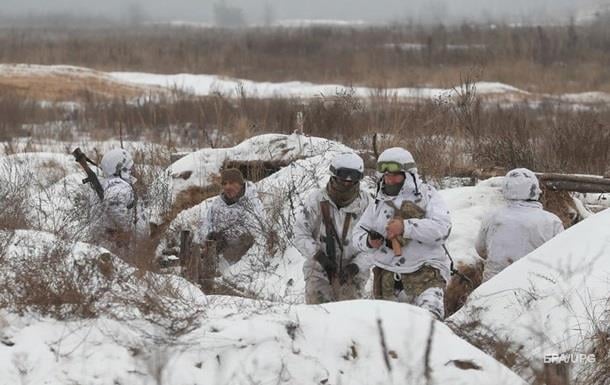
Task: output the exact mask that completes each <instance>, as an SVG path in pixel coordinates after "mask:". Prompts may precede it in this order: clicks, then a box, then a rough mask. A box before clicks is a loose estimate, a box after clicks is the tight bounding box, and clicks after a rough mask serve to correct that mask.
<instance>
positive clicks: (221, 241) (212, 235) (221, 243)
mask: <svg viewBox="0 0 610 385" xmlns="http://www.w3.org/2000/svg"><path fill="white" fill-rule="evenodd" d="M205 239H206V241H213V242H216V249H217V250H224V248H225V246H226V245H227V240H226V239H225V237H224V234H222V233H221V232H219V231H211V232H209V233H208V235H207V236H206V237H205Z"/></svg>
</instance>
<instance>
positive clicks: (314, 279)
mask: <svg viewBox="0 0 610 385" xmlns="http://www.w3.org/2000/svg"><path fill="white" fill-rule="evenodd" d="M363 287H364V283H363V282H362V281H361V280H359V279H350V280H348V281H347V282H346V283H344V284H343V285H341V284H340V283H339V279H338V278H335V279H333V280H332V282H329V281H328V279H326V278H321V277H319V276H317V275H311V276H309V277H306V279H305V302H306V303H307V304H308V305H319V304H321V303H327V302H335V301H347V300H350V299H360V298H362V297H363V294H362V289H363Z"/></svg>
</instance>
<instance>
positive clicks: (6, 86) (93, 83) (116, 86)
mask: <svg viewBox="0 0 610 385" xmlns="http://www.w3.org/2000/svg"><path fill="white" fill-rule="evenodd" d="M0 89H3V90H4V92H14V93H15V94H16V95H18V96H23V97H27V98H31V99H34V100H46V101H74V102H81V101H85V100H87V99H89V98H91V97H97V98H106V99H112V98H123V97H125V98H133V97H136V96H139V95H142V94H147V93H151V89H150V88H141V87H136V86H127V85H124V84H121V83H118V82H114V81H111V80H110V79H103V78H100V77H99V76H96V73H95V72H91V74H90V75H88V76H78V77H75V76H69V75H46V76H44V75H43V76H38V75H18V74H9V75H1V74H0ZM159 92H160V91H159Z"/></svg>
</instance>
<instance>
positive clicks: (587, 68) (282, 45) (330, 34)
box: [0, 18, 610, 92]
mask: <svg viewBox="0 0 610 385" xmlns="http://www.w3.org/2000/svg"><path fill="white" fill-rule="evenodd" d="M600 20H601V18H600ZM71 28H74V27H65V26H61V24H58V25H55V26H53V27H50V28H29V27H27V26H25V27H24V26H23V25H22V26H21V27H16V28H10V29H8V28H7V29H4V30H1V31H0V46H2V47H4V48H5V49H3V50H2V52H0V61H2V62H5V63H40V64H73V65H80V66H86V67H93V68H96V69H104V70H133V71H145V72H152V73H175V72H176V71H179V72H188V73H216V74H221V75H227V76H234V77H240V78H247V79H253V80H262V81H291V80H294V79H295V78H299V79H300V80H304V81H311V82H316V83H331V84H337V83H341V84H368V85H372V86H380V85H381V86H389V87H401V86H412V85H421V84H424V83H427V84H434V85H436V86H444V85H446V84H450V83H455V82H457V81H458V80H459V77H460V74H461V73H463V71H464V70H465V69H466V68H468V67H469V66H472V65H473V63H476V64H477V65H480V66H483V67H485V68H486V75H487V78H488V79H489V80H493V81H501V82H505V83H509V84H515V85H517V86H520V87H524V88H527V89H529V90H531V89H536V90H540V91H543V92H552V91H557V90H562V91H563V92H576V91H583V90H590V89H594V90H609V89H610V71H609V69H608V66H607V61H608V49H607V47H608V44H609V43H608V41H609V40H610V38H609V36H610V35H609V34H608V26H607V23H606V25H604V23H603V22H598V23H595V24H593V25H582V26H575V25H566V26H544V27H529V26H523V27H515V26H510V25H503V24H501V23H499V24H496V25H495V28H493V29H491V28H489V25H473V24H464V25H461V26H443V25H434V26H418V25H413V24H408V25H400V24H395V25H391V26H378V27H368V28H353V27H345V28H339V27H313V28H294V29H285V28H256V29H254V28H250V29H245V30H226V29H207V30H206V33H204V34H202V33H201V32H200V31H199V30H197V29H189V28H172V27H171V26H139V27H134V26H111V27H108V26H107V25H106V26H101V27H100V28H88V27H87V28H83V27H82V26H81V27H77V28H76V32H77V33H75V31H74V30H73V29H71ZM403 43H419V44H421V47H420V48H416V49H405V48H404V47H401V44H403ZM456 47H458V48H457V49H456ZM209 52H214V53H215V54H214V55H210V54H209ZM506 63H511V65H506ZM338 69H340V70H338ZM296 74H298V76H297V75H296ZM565 79H570V81H569V82H566V81H565Z"/></svg>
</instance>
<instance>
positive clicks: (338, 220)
mask: <svg viewBox="0 0 610 385" xmlns="http://www.w3.org/2000/svg"><path fill="white" fill-rule="evenodd" d="M330 171H331V174H332V176H331V178H330V180H329V182H328V184H327V185H326V187H324V188H322V189H318V190H316V191H314V192H312V193H311V194H310V195H309V196H308V197H307V200H306V202H305V207H304V208H303V210H302V212H300V213H299V215H298V217H297V221H296V226H295V245H296V247H297V249H298V250H299V251H300V252H301V254H302V255H303V256H304V257H305V258H306V260H305V263H304V265H303V273H304V276H305V301H306V302H307V303H308V304H320V303H325V302H332V301H341V300H349V299H357V298H362V297H363V289H364V285H365V284H366V281H367V280H368V277H369V269H370V266H371V265H370V262H369V261H368V259H367V258H366V256H365V255H364V253H360V252H358V251H357V250H355V249H354V247H353V245H352V242H351V238H352V237H351V235H352V231H353V228H354V226H355V224H356V222H358V220H359V219H360V216H361V215H362V213H363V212H364V210H365V209H366V207H367V206H368V204H369V203H370V201H371V198H370V197H369V195H368V194H367V193H366V192H364V191H361V190H360V180H361V179H362V177H363V175H364V174H363V173H364V162H363V161H362V158H360V157H359V156H358V155H356V154H354V153H341V154H338V155H337V156H335V158H334V159H333V161H332V162H331V166H330Z"/></svg>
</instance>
